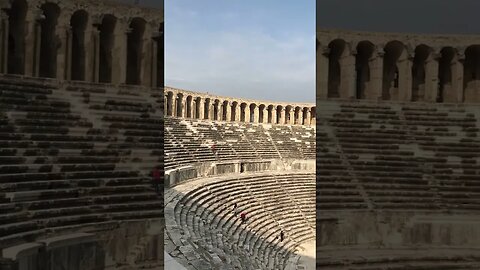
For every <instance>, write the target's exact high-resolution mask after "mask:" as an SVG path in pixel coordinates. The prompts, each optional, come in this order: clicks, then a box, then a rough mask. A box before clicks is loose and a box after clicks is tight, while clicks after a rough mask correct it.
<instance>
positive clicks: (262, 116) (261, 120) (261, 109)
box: [258, 104, 266, 123]
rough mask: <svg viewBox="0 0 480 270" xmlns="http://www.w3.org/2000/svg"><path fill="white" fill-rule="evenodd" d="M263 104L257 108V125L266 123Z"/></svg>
mask: <svg viewBox="0 0 480 270" xmlns="http://www.w3.org/2000/svg"><path fill="white" fill-rule="evenodd" d="M265 107H266V106H265V104H260V106H258V122H259V123H266V121H265Z"/></svg>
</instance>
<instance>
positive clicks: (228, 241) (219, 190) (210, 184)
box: [166, 172, 315, 269]
mask: <svg viewBox="0 0 480 270" xmlns="http://www.w3.org/2000/svg"><path fill="white" fill-rule="evenodd" d="M198 183H200V184H198ZM285 183H289V187H285V188H283V185H284V184H285ZM314 190H315V182H314V176H313V173H301V172H299V173H290V174H288V173H283V174H282V173H269V174H265V173H264V174H247V175H239V176H234V177H230V178H228V177H226V178H224V179H202V180H198V181H195V182H193V183H192V185H181V186H176V187H174V188H172V190H169V191H167V193H171V194H176V195H171V194H170V195H168V194H166V216H169V215H172V218H173V217H174V220H175V224H176V225H175V226H174V227H175V228H176V229H173V227H172V228H171V231H170V232H171V233H170V234H169V235H170V237H171V239H172V241H173V242H178V241H181V242H183V243H186V242H190V241H191V242H193V243H194V244H193V245H191V246H193V247H191V248H188V249H189V250H191V251H193V252H196V253H198V252H199V251H198V250H210V251H211V253H212V254H211V256H213V255H215V256H218V258H219V259H220V261H217V262H216V261H214V260H210V259H208V257H205V256H204V257H203V258H202V261H203V262H202V263H201V264H200V265H209V266H215V265H217V266H218V264H220V265H222V264H228V263H231V262H237V263H241V262H242V261H245V260H246V259H248V261H249V262H250V264H249V265H252V268H251V269H283V268H284V267H285V265H286V264H287V261H288V259H289V258H290V257H291V256H293V254H294V253H295V250H296V249H297V248H298V246H300V245H301V244H302V243H303V242H305V241H308V240H311V239H313V238H314V234H315V227H314V223H311V222H312V221H314V216H315V212H314V211H315V208H314V206H313V205H314V202H313V201H312V196H313V194H314ZM169 198H173V199H169ZM307 201H309V202H308V203H309V206H308V207H305V203H306V202H307ZM234 203H237V209H235V210H234V209H233V204H234ZM242 211H245V212H246V213H247V216H248V218H249V219H248V221H247V222H245V223H242V222H241V220H240V219H239V214H240V212H242ZM178 229H180V230H182V231H183V232H182V233H181V235H183V236H181V237H180V238H181V240H180V239H177V237H179V235H176V234H175V230H178ZM282 230H283V231H284V232H285V239H284V241H283V242H280V241H279V239H278V236H279V233H280V231H282ZM168 231H169V230H168V225H167V232H168ZM182 246H184V245H182ZM189 246H190V245H189ZM233 246H236V247H239V248H237V249H231V247H233ZM180 249H181V250H182V248H180ZM185 249H187V248H185ZM176 255H179V256H176V257H177V258H179V261H183V262H184V264H187V265H188V264H190V265H192V267H193V268H195V266H194V265H193V263H192V262H189V260H192V259H191V258H188V256H187V254H184V255H183V256H182V255H181V254H176ZM215 256H214V257H215ZM193 257H195V256H193ZM198 257H201V256H200V255H199V256H198ZM239 266H240V265H239ZM241 266H243V267H245V265H241ZM255 267H256V268H255ZM195 269H200V268H195ZM242 269H243V268H242ZM245 269H247V268H245ZM248 269H250V268H248Z"/></svg>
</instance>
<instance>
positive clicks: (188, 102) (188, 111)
mask: <svg viewBox="0 0 480 270" xmlns="http://www.w3.org/2000/svg"><path fill="white" fill-rule="evenodd" d="M192 102H193V98H192V96H190V95H188V96H187V99H186V114H185V117H186V118H193V115H192Z"/></svg>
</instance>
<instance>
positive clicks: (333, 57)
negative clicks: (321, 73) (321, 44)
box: [327, 39, 347, 98]
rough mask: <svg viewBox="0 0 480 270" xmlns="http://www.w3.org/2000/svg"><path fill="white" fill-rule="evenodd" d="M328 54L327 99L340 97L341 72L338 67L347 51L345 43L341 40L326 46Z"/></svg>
mask: <svg viewBox="0 0 480 270" xmlns="http://www.w3.org/2000/svg"><path fill="white" fill-rule="evenodd" d="M328 48H329V49H330V54H329V55H328V92H327V95H328V97H329V98H339V97H341V93H340V87H341V78H342V70H341V66H340V61H341V58H342V57H343V56H344V54H345V52H346V51H347V49H346V48H347V46H346V42H345V41H344V40H342V39H336V40H333V41H332V42H330V44H329V45H328Z"/></svg>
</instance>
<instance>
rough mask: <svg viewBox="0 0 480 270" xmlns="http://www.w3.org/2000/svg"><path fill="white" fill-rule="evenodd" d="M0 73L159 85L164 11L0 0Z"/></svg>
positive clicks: (103, 0)
mask: <svg viewBox="0 0 480 270" xmlns="http://www.w3.org/2000/svg"><path fill="white" fill-rule="evenodd" d="M0 8H1V10H0V39H1V40H0V41H1V43H0V73H4V74H19V75H26V76H33V77H47V78H56V79H60V80H79V81H86V82H94V83H112V84H131V85H142V86H147V87H157V86H158V87H160V86H163V76H164V75H163V74H164V72H163V57H164V54H163V11H162V10H158V9H150V8H149V9H147V8H142V7H139V6H133V5H125V4H121V3H117V2H110V1H108V0H61V1H59V0H8V1H7V0H4V1H1V2H0Z"/></svg>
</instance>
